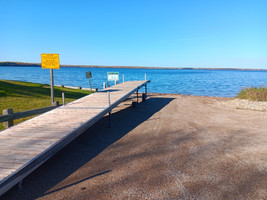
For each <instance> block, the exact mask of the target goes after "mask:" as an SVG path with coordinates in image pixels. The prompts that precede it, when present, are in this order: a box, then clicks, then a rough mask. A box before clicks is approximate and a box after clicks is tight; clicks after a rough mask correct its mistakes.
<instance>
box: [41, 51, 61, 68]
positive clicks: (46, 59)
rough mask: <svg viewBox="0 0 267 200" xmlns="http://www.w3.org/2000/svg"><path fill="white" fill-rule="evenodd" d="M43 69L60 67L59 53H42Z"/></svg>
mask: <svg viewBox="0 0 267 200" xmlns="http://www.w3.org/2000/svg"><path fill="white" fill-rule="evenodd" d="M41 60H42V68H43V69H59V68H60V66H59V54H51V53H48V54H44V53H42V54H41Z"/></svg>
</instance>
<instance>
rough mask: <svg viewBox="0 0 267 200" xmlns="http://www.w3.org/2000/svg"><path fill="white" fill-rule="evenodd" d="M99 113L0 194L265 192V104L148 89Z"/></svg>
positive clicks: (234, 195)
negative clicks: (137, 99) (233, 103)
mask: <svg viewBox="0 0 267 200" xmlns="http://www.w3.org/2000/svg"><path fill="white" fill-rule="evenodd" d="M130 103H131V102H129V103H128V102H126V103H124V104H123V105H120V106H119V107H118V108H116V109H115V110H114V111H113V114H112V121H113V127H112V128H108V127H107V125H108V118H107V117H104V118H103V119H101V120H100V121H99V122H98V123H97V124H95V125H94V126H93V127H91V128H90V129H88V130H87V131H86V132H85V133H84V134H82V135H81V136H80V137H79V138H77V139H76V140H74V141H73V142H72V143H71V144H70V145H68V146H67V147H66V148H64V149H63V150H62V151H60V152H59V153H58V154H57V155H55V156H54V157H53V158H52V159H50V160H49V161H48V162H46V163H45V164H44V165H43V166H41V167H40V168H38V169H37V170H36V171H35V172H33V173H32V174H31V175H30V176H28V177H27V178H26V179H25V180H24V182H23V190H21V191H19V190H18V189H17V187H15V188H13V189H12V190H10V191H9V192H8V193H6V194H5V195H4V196H3V197H2V198H3V199H8V200H12V199H44V200H45V199H53V200H56V199H94V200H95V199H116V200H117V199H216V200H218V199H244V200H250V199H251V200H252V199H253V200H255V199H267V112H261V111H251V110H243V109H235V108H232V107H229V106H226V105H224V104H225V98H215V97H196V96H182V95H159V94H157V95H156V94H154V95H150V96H149V98H148V100H147V101H145V102H142V103H141V104H139V105H138V107H137V108H132V107H131V106H130Z"/></svg>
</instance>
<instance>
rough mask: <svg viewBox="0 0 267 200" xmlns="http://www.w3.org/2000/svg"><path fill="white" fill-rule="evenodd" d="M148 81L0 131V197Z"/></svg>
mask: <svg viewBox="0 0 267 200" xmlns="http://www.w3.org/2000/svg"><path fill="white" fill-rule="evenodd" d="M148 82H149V81H130V82H125V83H122V84H118V85H115V86H113V87H109V88H106V89H104V90H102V91H100V92H96V93H93V94H91V95H88V96H85V97H83V98H81V99H78V100H76V101H73V102H71V103H69V104H67V105H65V106H61V107H58V108H56V109H54V110H52V111H49V112H46V113H44V114H42V115H39V116H37V117H34V118H32V119H30V120H27V121H25V122H22V123H20V124H18V125H16V126H13V127H11V128H9V129H6V130H3V131H1V132H0V196H1V195H2V194H4V193H5V192H6V191H8V190H9V189H10V188H11V187H13V186H14V185H16V184H17V183H20V182H21V181H22V180H23V178H25V177H26V176H27V175H28V174H30V173H31V172H32V171H34V170H35V169H36V168H37V167H39V166H40V165H41V164H43V163H44V162H45V161H46V160H48V159H49V158H50V157H52V156H53V155H54V154H55V153H57V152H58V151H59V150H60V149H62V148H63V147H64V146H66V145H67V144H69V143H70V142H71V141H72V140H73V139H75V138H76V137H78V136H79V135H80V134H81V133H82V132H84V131H85V130H86V129H88V128H89V127H90V126H92V125H93V124H94V123H96V122H97V121H98V120H99V119H101V118H102V117H103V116H104V115H105V114H107V113H109V112H110V111H111V110H112V109H113V108H114V107H116V106H117V105H118V104H120V103H121V102H123V101H124V100H126V99H127V98H128V97H129V96H130V95H131V94H133V93H134V92H136V91H138V90H139V89H140V88H141V87H143V86H146V85H147V83H148ZM108 91H109V92H110V102H111V104H110V105H109V103H108V95H107V94H108Z"/></svg>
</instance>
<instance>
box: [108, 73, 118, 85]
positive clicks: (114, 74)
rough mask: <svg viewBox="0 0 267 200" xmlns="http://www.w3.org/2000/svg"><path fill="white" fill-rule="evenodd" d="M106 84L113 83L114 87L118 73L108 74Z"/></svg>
mask: <svg viewBox="0 0 267 200" xmlns="http://www.w3.org/2000/svg"><path fill="white" fill-rule="evenodd" d="M107 74H108V82H109V81H115V85H116V82H117V81H119V72H108V73H107Z"/></svg>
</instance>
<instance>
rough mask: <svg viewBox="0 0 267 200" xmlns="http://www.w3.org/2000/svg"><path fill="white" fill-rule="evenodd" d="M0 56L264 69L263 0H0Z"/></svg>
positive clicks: (266, 22)
mask: <svg viewBox="0 0 267 200" xmlns="http://www.w3.org/2000/svg"><path fill="white" fill-rule="evenodd" d="M0 8H1V12H0V27H1V30H0V61H21V62H41V58H40V54H41V53H59V54H60V63H61V64H74V65H76V64H77V65H119V66H158V67H201V68H202V67H203V68H205V67H220V68H225V67H226V68H228V67H234V68H261V69H267V1H266V0H263V1H260V0H250V1H247V0H242V1H241V0H240V1H239V0H231V1H228V0H220V1H219V0H217V1H216V0H91V1H90V0H88V1H79V0H76V1H66V0H65V1H59V0H58V1H56V0H53V1H50V0H46V1H39V0H34V1H28V0H20V1H16V0H13V1H12V0H0Z"/></svg>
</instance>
